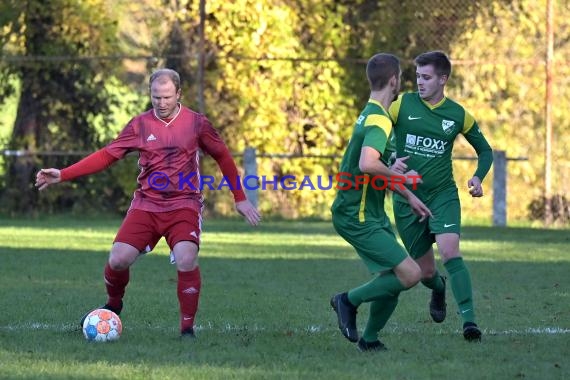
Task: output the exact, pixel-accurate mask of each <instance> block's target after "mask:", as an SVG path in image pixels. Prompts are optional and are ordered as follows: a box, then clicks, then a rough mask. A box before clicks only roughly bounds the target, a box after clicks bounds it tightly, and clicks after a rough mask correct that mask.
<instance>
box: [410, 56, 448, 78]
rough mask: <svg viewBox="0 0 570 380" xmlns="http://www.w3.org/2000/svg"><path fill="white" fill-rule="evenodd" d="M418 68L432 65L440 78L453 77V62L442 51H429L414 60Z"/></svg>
mask: <svg viewBox="0 0 570 380" xmlns="http://www.w3.org/2000/svg"><path fill="white" fill-rule="evenodd" d="M414 63H415V64H416V66H427V65H432V66H433V68H434V71H435V73H436V74H437V75H439V76H443V75H445V76H447V77H448V78H449V76H450V75H451V61H450V60H449V58H448V57H447V55H446V54H445V53H444V52H442V51H428V52H426V53H422V54H420V55H418V56H417V57H416V59H414Z"/></svg>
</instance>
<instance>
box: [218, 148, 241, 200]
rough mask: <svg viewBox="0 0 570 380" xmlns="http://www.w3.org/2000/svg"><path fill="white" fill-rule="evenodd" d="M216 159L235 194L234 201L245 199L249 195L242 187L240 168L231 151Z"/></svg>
mask: <svg viewBox="0 0 570 380" xmlns="http://www.w3.org/2000/svg"><path fill="white" fill-rule="evenodd" d="M214 159H215V160H216V162H217V163H218V166H219V167H220V170H221V171H222V174H223V176H224V178H225V179H226V180H227V181H228V183H229V185H230V191H231V192H232V194H233V196H234V201H235V202H236V203H237V202H241V201H245V200H246V199H247V197H246V196H245V193H244V192H243V190H242V188H241V185H240V182H239V174H238V170H237V167H236V164H235V162H234V159H233V158H232V156H231V155H230V153H229V151H228V152H227V153H226V154H223V155H220V156H216V157H214Z"/></svg>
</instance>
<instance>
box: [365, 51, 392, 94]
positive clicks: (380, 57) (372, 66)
mask: <svg viewBox="0 0 570 380" xmlns="http://www.w3.org/2000/svg"><path fill="white" fill-rule="evenodd" d="M394 75H395V76H396V78H398V77H399V75H400V60H399V59H398V57H396V56H395V55H393V54H388V53H378V54H375V55H373V56H372V58H370V59H369V60H368V63H367V64H366V77H367V78H368V83H369V84H370V90H371V91H378V90H382V89H383V88H384V87H386V86H387V85H388V82H389V81H390V78H392V76H394Z"/></svg>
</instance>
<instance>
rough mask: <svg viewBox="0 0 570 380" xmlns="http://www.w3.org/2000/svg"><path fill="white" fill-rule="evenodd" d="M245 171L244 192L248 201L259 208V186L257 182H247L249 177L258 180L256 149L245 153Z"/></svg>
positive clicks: (247, 149) (246, 150) (247, 150)
mask: <svg viewBox="0 0 570 380" xmlns="http://www.w3.org/2000/svg"><path fill="white" fill-rule="evenodd" d="M243 170H244V181H243V182H244V192H245V195H246V196H247V199H249V201H250V202H251V203H252V204H253V205H254V206H255V207H257V206H258V204H259V199H258V190H257V189H258V186H257V180H256V181H253V180H252V179H250V180H247V179H248V176H254V177H255V178H257V158H256V154H255V148H246V149H245V150H244V152H243Z"/></svg>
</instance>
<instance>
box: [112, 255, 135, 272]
mask: <svg viewBox="0 0 570 380" xmlns="http://www.w3.org/2000/svg"><path fill="white" fill-rule="evenodd" d="M109 266H110V267H111V269H113V270H119V271H120V270H125V269H127V268H128V267H130V266H131V263H130V261H129V260H127V259H126V258H125V257H123V256H120V255H111V256H110V257H109Z"/></svg>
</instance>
